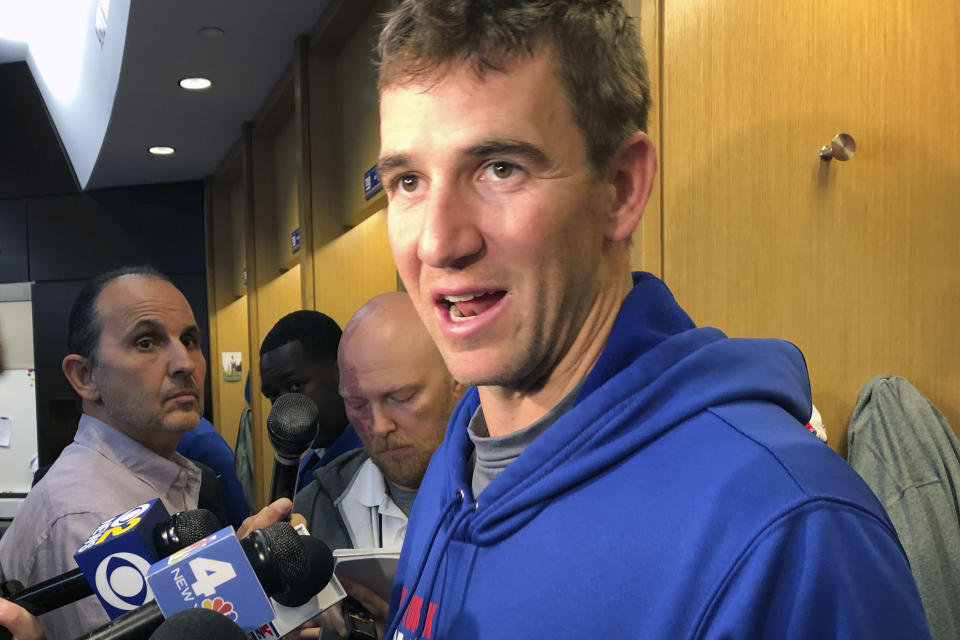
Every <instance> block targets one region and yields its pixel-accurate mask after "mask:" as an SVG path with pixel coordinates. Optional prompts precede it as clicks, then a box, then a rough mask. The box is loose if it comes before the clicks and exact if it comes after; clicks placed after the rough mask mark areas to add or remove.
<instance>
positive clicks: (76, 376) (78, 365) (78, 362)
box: [60, 353, 100, 402]
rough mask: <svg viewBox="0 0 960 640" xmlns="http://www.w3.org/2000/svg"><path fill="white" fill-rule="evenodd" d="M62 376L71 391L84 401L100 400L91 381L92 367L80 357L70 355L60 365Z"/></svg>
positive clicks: (98, 393) (94, 382)
mask: <svg viewBox="0 0 960 640" xmlns="http://www.w3.org/2000/svg"><path fill="white" fill-rule="evenodd" d="M60 368H61V369H62V370H63V375H64V376H66V378H67V382H69V383H70V386H71V387H73V390H74V391H76V392H77V394H79V396H80V397H81V398H83V399H84V400H90V401H91V402H96V401H97V400H99V399H100V391H99V390H98V389H97V383H96V381H94V379H93V365H91V364H90V361H89V360H87V359H86V358H84V357H83V356H81V355H78V354H76V353H71V354H69V355H68V356H67V357H65V358H64V359H63V362H61V363H60Z"/></svg>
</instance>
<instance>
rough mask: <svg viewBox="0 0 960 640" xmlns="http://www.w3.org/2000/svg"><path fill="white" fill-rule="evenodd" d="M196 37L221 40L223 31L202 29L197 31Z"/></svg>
mask: <svg viewBox="0 0 960 640" xmlns="http://www.w3.org/2000/svg"><path fill="white" fill-rule="evenodd" d="M197 35H200V36H203V37H204V38H222V37H223V29H221V28H220V27H203V28H202V29H199V30H198V31H197Z"/></svg>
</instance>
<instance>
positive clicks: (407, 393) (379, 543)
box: [294, 293, 459, 549]
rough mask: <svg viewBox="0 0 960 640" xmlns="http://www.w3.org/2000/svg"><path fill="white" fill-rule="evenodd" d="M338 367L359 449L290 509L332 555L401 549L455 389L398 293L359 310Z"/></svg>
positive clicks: (328, 469) (325, 471) (318, 478)
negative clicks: (339, 551)
mask: <svg viewBox="0 0 960 640" xmlns="http://www.w3.org/2000/svg"><path fill="white" fill-rule="evenodd" d="M337 363H338V366H339V369H340V395H341V396H342V397H343V401H344V404H345V407H346V411H347V417H348V418H349V419H350V422H351V424H352V425H353V427H354V429H356V431H357V434H358V435H359V436H360V439H361V440H362V441H363V449H359V450H356V451H350V452H347V453H345V454H343V455H341V456H340V457H338V458H336V459H335V460H333V461H332V462H330V463H329V464H327V465H326V466H325V467H322V468H320V469H318V470H317V471H316V472H315V474H314V481H313V482H311V483H310V484H309V485H307V487H306V488H304V489H303V490H301V491H300V492H299V493H298V494H297V495H296V498H295V499H294V511H295V512H297V513H300V514H302V515H303V516H304V517H305V518H306V519H307V523H308V526H309V528H310V533H311V535H313V536H315V537H317V538H320V539H322V540H323V541H324V542H326V543H327V545H328V546H330V548H332V549H338V548H372V547H382V548H388V549H399V548H400V545H401V544H402V543H403V536H404V533H406V528H407V515H408V514H409V513H410V507H411V506H412V505H413V499H414V497H415V496H416V492H417V488H418V487H419V486H420V480H421V479H422V478H423V474H424V472H425V471H426V469H427V464H428V463H429V462H430V456H432V455H433V452H434V450H435V449H436V448H437V446H439V444H440V442H441V441H442V440H443V434H444V430H445V429H446V425H447V420H448V419H449V418H450V412H451V411H452V410H453V405H454V404H455V403H456V400H457V398H458V397H459V389H458V385H457V384H456V383H455V382H454V380H453V378H452V377H451V376H450V373H449V372H448V371H447V368H446V367H445V366H444V364H443V359H442V358H441V357H440V352H439V351H437V348H436V346H435V345H434V344H433V341H432V340H431V339H430V336H429V334H428V333H427V331H426V329H425V328H424V327H423V324H422V323H421V322H420V319H419V317H418V316H417V314H416V311H415V310H414V308H413V305H412V304H411V302H410V298H409V297H408V296H407V294H405V293H387V294H384V295H381V296H377V297H376V298H373V299H372V300H370V301H369V302H367V303H366V304H365V305H364V306H363V307H361V308H360V310H359V311H357V313H356V314H355V315H354V316H353V318H351V319H350V322H348V323H347V326H346V328H345V329H344V332H343V337H342V338H341V340H340V346H339V349H338V352H337Z"/></svg>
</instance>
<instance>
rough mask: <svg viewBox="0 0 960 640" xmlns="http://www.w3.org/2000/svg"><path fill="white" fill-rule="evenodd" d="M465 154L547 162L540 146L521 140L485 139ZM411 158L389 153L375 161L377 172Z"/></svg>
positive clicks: (544, 163)
mask: <svg viewBox="0 0 960 640" xmlns="http://www.w3.org/2000/svg"><path fill="white" fill-rule="evenodd" d="M464 153H465V155H467V156H470V157H475V158H486V157H490V156H513V157H520V158H523V159H524V160H526V161H527V162H528V163H530V164H533V165H538V166H543V165H546V164H548V163H549V158H547V154H546V153H544V152H543V150H542V149H540V147H537V146H536V145H533V144H530V143H529V142H523V141H521V140H485V141H483V142H480V143H478V144H475V145H472V146H469V147H467V149H466V150H465V152H464ZM412 163H413V159H412V157H411V156H410V155H409V154H406V153H391V154H387V155H385V156H383V157H381V158H380V159H379V160H378V161H377V172H378V173H379V174H380V175H381V176H382V175H384V174H387V173H389V172H391V171H394V170H396V169H401V168H403V167H407V166H409V165H411V164H412Z"/></svg>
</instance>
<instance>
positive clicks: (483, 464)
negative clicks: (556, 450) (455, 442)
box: [467, 381, 583, 498]
mask: <svg viewBox="0 0 960 640" xmlns="http://www.w3.org/2000/svg"><path fill="white" fill-rule="evenodd" d="M582 386H583V381H581V382H580V384H578V385H577V386H576V388H575V389H574V390H573V391H571V392H570V393H568V394H567V395H566V396H565V397H564V398H563V400H561V401H560V402H559V403H557V405H556V406H555V407H554V408H553V409H550V411H548V412H547V413H546V415H544V416H543V417H542V418H540V419H539V420H537V421H536V422H534V423H533V424H531V425H530V426H528V427H524V428H523V429H520V430H519V431H515V432H513V433H511V434H508V435H505V436H496V437H494V436H491V435H490V432H489V431H488V430H487V421H486V419H485V418H484V417H483V407H482V406H480V407H477V410H476V412H474V414H473V417H472V418H470V424H469V425H467V435H469V436H470V441H471V442H473V447H474V452H473V455H472V456H471V458H470V464H472V465H473V479H472V483H471V484H472V488H473V496H474V498H476V497H477V496H479V495H480V492H481V491H483V490H484V489H486V488H487V485H489V484H490V483H491V482H493V479H494V478H496V477H497V476H498V475H500V472H501V471H503V470H504V469H506V468H507V465H508V464H510V463H511V462H513V461H514V460H516V459H517V458H518V457H520V454H521V453H523V452H524V450H525V449H526V448H527V447H529V446H530V445H531V444H532V443H533V441H534V440H536V439H537V438H538V437H540V434H542V433H543V432H544V431H546V430H547V429H548V428H550V426H551V425H552V424H553V423H554V422H556V421H557V420H559V419H560V418H561V416H563V414H565V413H566V412H567V411H569V410H570V409H571V408H572V407H573V405H574V403H575V402H576V400H577V394H579V393H580V387H582Z"/></svg>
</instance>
